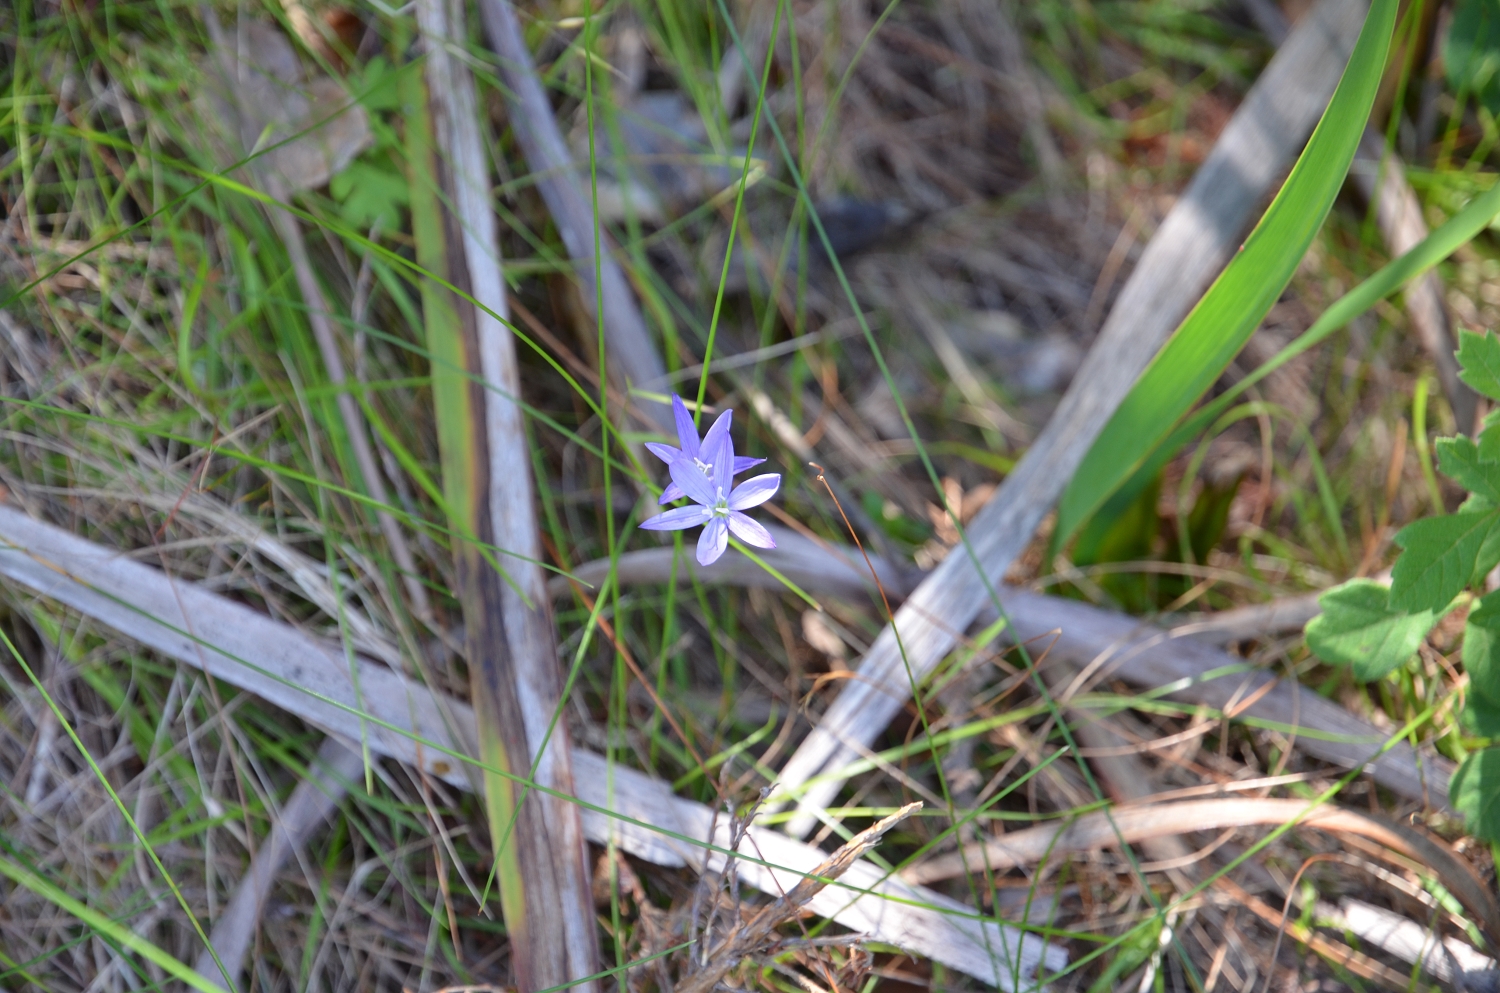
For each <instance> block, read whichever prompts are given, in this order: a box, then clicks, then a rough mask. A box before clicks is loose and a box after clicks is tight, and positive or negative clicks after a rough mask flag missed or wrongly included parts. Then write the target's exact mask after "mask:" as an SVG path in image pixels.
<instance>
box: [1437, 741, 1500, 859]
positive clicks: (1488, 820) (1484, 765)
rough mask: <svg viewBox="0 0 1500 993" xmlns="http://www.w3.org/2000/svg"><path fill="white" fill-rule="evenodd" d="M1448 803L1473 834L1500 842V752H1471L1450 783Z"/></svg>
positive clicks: (1498, 749) (1486, 750) (1488, 750)
mask: <svg viewBox="0 0 1500 993" xmlns="http://www.w3.org/2000/svg"><path fill="white" fill-rule="evenodd" d="M1448 802H1449V803H1451V804H1453V809H1454V810H1456V811H1458V812H1459V813H1460V814H1463V815H1464V824H1465V826H1466V827H1467V828H1468V829H1469V833H1470V834H1472V835H1474V836H1475V837H1476V838H1483V839H1485V840H1486V841H1500V748H1485V749H1482V750H1480V751H1477V752H1470V753H1469V754H1468V755H1467V756H1466V757H1465V758H1464V760H1463V761H1462V762H1460V763H1459V766H1458V768H1457V769H1456V770H1454V773H1453V778H1452V779H1451V780H1449V781H1448Z"/></svg>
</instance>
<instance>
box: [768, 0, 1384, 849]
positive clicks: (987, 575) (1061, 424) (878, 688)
mask: <svg viewBox="0 0 1500 993" xmlns="http://www.w3.org/2000/svg"><path fill="white" fill-rule="evenodd" d="M1364 12H1365V4H1364V3H1363V2H1362V0H1321V2H1320V3H1319V4H1318V5H1317V6H1316V7H1315V8H1313V9H1312V10H1311V11H1309V12H1308V13H1307V14H1306V15H1304V16H1303V18H1302V20H1301V22H1299V23H1298V25H1297V28H1296V29H1295V30H1294V31H1293V32H1292V34H1291V36H1290V37H1289V38H1288V39H1287V41H1286V43H1285V44H1284V45H1282V46H1281V48H1280V50H1279V51H1278V52H1277V53H1276V56H1275V58H1273V59H1272V60H1271V63H1270V65H1268V66H1267V67H1266V70H1265V72H1264V73H1262V74H1261V77H1260V79H1259V80H1258V81H1257V82H1256V84H1255V86H1254V87H1253V88H1252V89H1251V91H1250V93H1249V94H1248V95H1247V96H1246V97H1245V100H1244V102H1243V103H1242V104H1241V105H1240V108H1239V110H1238V111H1236V112H1235V115H1234V117H1233V118H1232V119H1231V120H1230V122H1229V125H1228V126H1227V127H1226V128H1225V129H1224V131H1223V133H1222V134H1221V135H1220V136H1219V140H1218V142H1217V143H1216V144H1215V145H1214V149H1213V151H1212V152H1211V153H1210V155H1209V157H1208V160H1207V161H1205V162H1204V163H1203V166H1202V167H1201V168H1200V169H1199V170H1198V173H1197V174H1196V175H1195V176H1194V177H1193V181H1192V183H1191V184H1190V185H1189V187H1188V189H1187V191H1186V192H1185V193H1184V194H1183V196H1182V198H1181V199H1180V200H1178V201H1177V205H1176V206H1175V207H1173V208H1172V211H1171V213H1169V214H1168V215H1167V217H1166V220H1164V221H1163V222H1162V224H1161V227H1160V228H1158V229H1157V232H1156V235H1155V237H1153V238H1152V239H1151V242H1150V244H1148V245H1147V246H1146V250H1145V252H1144V254H1143V255H1142V256H1141V260H1140V262H1139V263H1138V264H1137V265H1136V268H1135V271H1134V272H1133V273H1131V277H1130V279H1129V280H1128V281H1127V282H1126V284H1125V286H1124V288H1123V289H1122V290H1121V291H1120V296H1119V299H1118V300H1117V301H1116V302H1115V306H1114V309H1113V310H1111V312H1110V315H1109V317H1108V318H1107V319H1106V320H1105V322H1104V327H1103V328H1102V329H1101V330H1100V332H1099V337H1098V338H1097V339H1096V340H1095V342H1094V346H1093V347H1092V348H1091V349H1090V350H1089V354H1088V356H1087V358H1085V360H1084V363H1083V366H1082V368H1080V369H1079V371H1078V375H1077V376H1076V377H1075V378H1074V380H1073V384H1072V386H1071V387H1069V389H1068V392H1067V394H1066V395H1065V396H1064V397H1063V400H1062V403H1061V404H1060V405H1059V406H1058V409H1057V412H1056V413H1055V414H1054V415H1053V417H1052V419H1051V421H1049V422H1048V424H1047V427H1046V428H1045V429H1044V430H1043V431H1042V434H1041V436H1040V437H1038V438H1037V440H1036V443H1035V444H1034V445H1032V447H1031V448H1030V449H1029V450H1028V451H1027V452H1026V454H1025V456H1023V457H1022V459H1021V461H1020V462H1019V463H1017V465H1016V467H1015V469H1014V470H1013V471H1012V472H1011V473H1010V475H1009V476H1007V477H1006V479H1005V482H1004V484H1002V485H1001V487H1000V489H999V490H998V491H997V492H996V493H995V495H994V497H992V498H991V499H990V501H989V503H988V504H986V505H985V507H984V509H983V510H981V511H980V512H979V514H978V516H977V517H975V519H974V521H973V522H972V523H971V524H970V525H969V528H968V534H969V538H970V542H971V544H972V546H973V551H974V557H973V559H972V560H971V558H970V556H969V555H968V554H967V552H966V551H965V550H962V549H959V550H955V551H954V553H953V554H952V555H949V556H948V557H947V558H946V559H944V560H943V562H942V564H941V565H939V566H938V568H937V569H935V570H933V572H932V574H931V575H930V576H929V577H928V578H927V579H926V580H924V581H923V582H922V585H921V586H919V587H918V588H917V590H916V591H915V592H914V593H913V594H912V595H911V597H909V598H908V599H907V601H906V603H905V604H904V605H903V606H902V607H901V609H900V611H899V612H897V614H896V618H895V620H894V622H893V623H892V624H890V625H887V626H886V628H885V630H883V631H882V632H881V633H880V636H879V637H878V638H877V639H876V641H875V644H874V645H873V646H872V647H871V649H870V651H869V652H868V653H866V655H865V657H864V659H863V660H862V661H861V663H860V666H859V670H858V675H857V677H856V678H854V679H850V680H849V681H847V682H846V683H844V684H843V687H844V688H843V689H842V691H841V692H840V695H839V697H838V698H837V699H835V700H834V702H833V704H832V705H831V706H830V707H829V708H828V710H827V711H826V712H825V714H824V715H823V719H822V721H821V722H820V723H819V724H818V726H817V727H816V728H815V729H814V730H813V732H812V734H810V735H808V737H807V738H806V739H805V740H804V741H803V742H802V745H801V746H800V747H799V748H798V749H797V751H796V753H795V754H794V755H793V756H792V757H791V759H789V760H788V761H787V764H786V765H785V766H784V767H783V768H782V770H781V775H780V782H781V785H782V788H783V790H784V792H782V793H781V794H780V796H781V797H782V802H783V803H785V802H786V799H787V798H788V797H790V796H792V795H795V791H798V790H799V789H800V788H801V787H802V786H803V785H804V784H807V783H808V781H809V780H811V779H813V777H815V776H820V774H825V775H822V776H821V778H820V780H819V782H817V783H816V784H813V785H812V786H811V788H810V789H808V790H807V791H806V792H805V793H803V794H802V796H801V800H800V802H799V812H798V814H797V816H796V817H795V818H794V819H793V820H792V821H790V822H789V823H788V825H787V831H788V833H790V834H792V835H794V836H797V835H801V834H805V833H806V832H807V831H809V830H810V829H811V828H812V827H813V826H814V825H815V824H816V823H817V816H816V812H817V811H820V810H822V809H823V808H825V807H827V806H828V805H829V803H831V802H832V800H833V798H834V797H835V796H836V795H837V793H838V791H839V788H840V786H841V785H842V783H841V779H840V777H839V776H837V775H826V773H829V772H832V771H833V770H836V769H838V768H840V767H841V766H843V765H845V764H846V763H847V762H849V761H851V760H853V759H855V758H857V757H858V756H859V754H860V751H861V747H863V746H868V745H869V743H870V742H872V741H874V740H875V738H876V736H878V735H879V734H880V733H881V732H882V731H883V730H884V729H885V727H886V725H887V724H889V723H890V721H891V718H892V717H894V716H895V715H896V714H897V713H898V712H899V711H900V710H901V708H902V707H903V706H905V702H906V701H907V700H908V699H909V698H910V697H911V693H912V680H913V679H915V680H917V681H920V680H922V679H923V678H924V677H925V676H926V675H927V674H928V673H930V672H931V671H932V669H933V667H934V666H935V665H937V664H938V662H939V661H941V660H942V658H943V656H944V655H946V654H947V652H948V651H949V649H951V648H952V647H953V645H954V644H955V641H956V639H957V638H958V637H959V636H961V635H962V634H963V632H964V631H965V630H966V629H967V628H968V626H969V624H970V623H971V622H972V621H973V620H974V618H975V617H976V616H978V614H979V612H980V609H981V608H982V607H984V605H985V604H986V603H988V602H989V599H990V594H989V588H990V586H991V585H997V584H998V583H999V582H1000V579H1001V577H1002V576H1004V575H1005V571H1006V570H1007V569H1008V568H1009V567H1010V564H1011V563H1012V562H1013V561H1014V560H1015V558H1016V556H1017V555H1019V554H1020V553H1021V551H1022V550H1023V549H1024V548H1025V547H1026V545H1027V544H1028V543H1029V542H1030V541H1031V536H1032V535H1033V534H1034V533H1035V531H1036V528H1037V525H1038V524H1040V523H1041V520H1042V518H1043V516H1045V515H1046V513H1047V512H1048V511H1049V510H1050V509H1051V508H1052V505H1053V504H1054V503H1055V502H1056V501H1057V498H1058V496H1059V495H1060V494H1061V493H1062V489H1063V487H1064V486H1066V485H1067V483H1068V480H1069V479H1070V478H1071V477H1072V475H1073V472H1074V470H1076V469H1077V468H1078V465H1079V463H1080V462H1082V460H1083V457H1084V455H1085V454H1086V453H1087V452H1088V450H1089V448H1090V446H1092V445H1093V443H1094V440H1095V439H1096V438H1097V437H1098V436H1099V432H1100V431H1101V430H1103V428H1104V425H1105V424H1106V423H1107V422H1108V421H1109V419H1110V417H1111V416H1112V415H1113V414H1114V412H1115V410H1116V408H1118V407H1119V405H1120V403H1121V401H1123V400H1124V398H1125V396H1126V394H1127V393H1128V392H1129V390H1130V388H1131V386H1132V384H1133V383H1134V382H1135V380H1136V378H1137V377H1138V376H1139V375H1140V373H1141V371H1142V370H1144V369H1145V368H1146V365H1147V364H1148V363H1149V362H1150V361H1151V358H1152V357H1153V356H1154V355H1155V354H1156V352H1157V349H1158V348H1160V347H1161V344H1162V342H1164V341H1165V340H1166V338H1167V335H1168V334H1170V333H1171V331H1172V330H1173V328H1175V327H1176V326H1177V324H1178V321H1179V320H1180V319H1181V317H1182V315H1183V314H1184V313H1186V312H1187V310H1188V308H1189V307H1190V306H1191V305H1192V303H1193V302H1194V301H1195V300H1197V298H1198V296H1199V295H1200V294H1201V292H1202V290H1203V287H1204V286H1206V285H1207V284H1208V282H1209V280H1210V279H1211V278H1212V277H1213V276H1214V275H1215V274H1216V273H1217V272H1218V271H1219V269H1220V267H1222V266H1223V264H1224V262H1225V261H1226V260H1227V259H1228V258H1229V255H1230V253H1231V252H1233V251H1234V249H1235V246H1237V245H1238V244H1239V239H1240V234H1241V231H1242V230H1243V228H1244V227H1245V224H1246V222H1247V221H1248V220H1249V218H1250V215H1251V212H1252V211H1253V210H1254V208H1255V207H1256V205H1257V204H1258V203H1259V202H1260V201H1261V198H1262V197H1263V196H1264V195H1265V194H1266V192H1267V191H1268V190H1269V189H1270V188H1271V184H1272V183H1273V182H1274V181H1275V180H1276V179H1277V177H1279V176H1280V175H1281V173H1282V171H1283V170H1284V169H1285V168H1286V166H1287V164H1288V163H1289V162H1291V160H1292V158H1293V157H1294V156H1295V155H1296V153H1297V150H1298V149H1299V148H1300V147H1301V146H1302V143H1303V141H1304V140H1305V139H1306V137H1307V135H1308V134H1309V133H1310V132H1311V131H1312V128H1313V125H1314V124H1315V123H1316V122H1317V120H1318V117H1319V115H1320V114H1321V113H1322V111H1323V108H1324V107H1325V106H1326V104H1327V102H1328V99H1329V97H1330V95H1331V94H1332V93H1333V90H1334V87H1335V86H1336V85H1337V83H1338V79H1339V75H1340V73H1341V72H1342V71H1343V66H1344V65H1345V63H1346V62H1347V61H1348V58H1349V53H1350V52H1351V51H1352V50H1353V47H1354V42H1355V39H1356V38H1357V37H1358V35H1359V30H1360V26H1361V24H1362V22H1363V19H1364ZM976 566H977V567H978V570H979V572H976ZM979 573H982V575H980V574H979ZM897 631H899V632H900V640H899V642H898V640H897V636H896V632H897ZM774 806H775V804H774V803H773V807H774Z"/></svg>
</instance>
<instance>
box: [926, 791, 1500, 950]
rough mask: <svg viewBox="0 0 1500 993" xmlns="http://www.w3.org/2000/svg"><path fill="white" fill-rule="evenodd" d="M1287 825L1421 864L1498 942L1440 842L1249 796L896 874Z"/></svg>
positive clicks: (1165, 810)
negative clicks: (1347, 838) (1345, 837)
mask: <svg viewBox="0 0 1500 993" xmlns="http://www.w3.org/2000/svg"><path fill="white" fill-rule="evenodd" d="M1293 821H1295V822H1296V824H1297V826H1298V827H1310V828H1317V829H1319V830H1321V831H1328V832H1331V833H1335V834H1352V835H1358V836H1360V837H1363V838H1368V839H1370V840H1372V841H1375V842H1377V843H1378V844H1380V845H1382V846H1384V847H1385V848H1388V849H1390V850H1391V851H1392V852H1395V853H1397V854H1399V855H1402V856H1404V857H1406V858H1408V859H1411V860H1412V861H1414V862H1416V863H1418V864H1420V865H1424V866H1427V867H1428V868H1430V869H1431V870H1432V871H1433V873H1434V874H1436V875H1437V877H1438V878H1439V879H1440V880H1441V881H1442V883H1443V885H1444V886H1446V887H1448V889H1449V890H1450V891H1451V892H1452V893H1453V895H1454V896H1456V897H1458V899H1459V901H1460V902H1461V903H1462V904H1463V905H1464V908H1465V909H1466V910H1468V911H1469V913H1471V914H1472V915H1473V916H1474V919H1475V920H1476V921H1477V922H1478V923H1479V924H1480V926H1481V927H1483V928H1484V930H1485V932H1486V933H1487V934H1489V935H1492V936H1494V937H1496V938H1500V904H1497V903H1496V900H1495V896H1494V894H1493V893H1491V892H1490V891H1489V888H1488V887H1487V886H1486V885H1485V884H1484V882H1483V880H1481V879H1480V878H1479V876H1478V874H1477V873H1476V872H1475V871H1474V868H1473V866H1471V865H1470V864H1469V863H1468V862H1466V861H1464V860H1463V859H1461V858H1459V857H1458V856H1457V855H1454V854H1453V852H1452V851H1450V850H1449V849H1448V847H1447V846H1446V845H1444V844H1443V843H1442V842H1440V841H1437V840H1435V839H1434V838H1432V837H1431V836H1429V835H1427V834H1426V833H1424V832H1422V831H1419V830H1417V829H1416V828H1412V827H1408V826H1406V825H1404V824H1398V823H1395V822H1392V821H1387V820H1385V819H1383V818H1380V817H1377V816H1375V815H1373V814H1368V813H1362V812H1360V811H1356V810H1349V809H1346V808H1343V807H1335V806H1332V805H1322V806H1318V805H1315V804H1312V803H1309V802H1308V801H1306V800H1279V799H1271V798H1253V797H1251V798H1235V799H1215V800H1188V801H1185V802H1182V803H1167V804H1153V805H1149V806H1141V807H1135V806H1117V807H1114V808H1112V809H1110V810H1109V811H1098V812H1095V813H1090V814H1084V815H1083V816H1081V817H1077V818H1074V819H1071V820H1069V821H1068V822H1067V823H1065V824H1062V825H1058V826H1053V825H1042V826H1040V827H1035V828H1028V829H1027V830H1025V831H1015V832H1012V833H1010V834H1006V835H1004V836H1003V837H1000V838H994V839H991V840H989V841H985V842H977V843H975V844H972V845H967V846H965V847H964V848H963V850H962V851H960V852H955V853H952V854H949V855H941V856H938V857H937V858H933V859H929V860H928V861H926V862H923V863H922V864H920V865H916V866H913V867H911V868H909V869H907V870H905V871H904V872H903V873H902V874H901V875H902V878H904V879H906V880H908V881H910V882H914V883H930V882H935V881H937V880H940V879H951V878H953V877H954V876H958V875H963V874H965V873H969V872H979V871H982V870H985V869H988V870H990V871H1003V870H1006V869H1012V868H1016V867H1018V866H1025V865H1032V864H1035V863H1037V862H1041V861H1044V860H1046V859H1049V858H1053V857H1057V856H1062V855H1067V854H1069V853H1074V852H1086V851H1091V850H1093V849H1096V848H1104V847H1108V846H1111V845H1117V844H1119V843H1120V842H1122V841H1124V842H1126V843H1130V844H1134V843H1136V842H1140V841H1145V840H1147V839H1153V838H1158V837H1162V836H1165V835H1173V834H1184V833H1187V832H1189V831H1213V830H1218V829H1222V828H1228V827H1248V826H1250V825H1257V824H1260V825H1273V826H1280V825H1283V824H1287V823H1291V822H1293Z"/></svg>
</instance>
